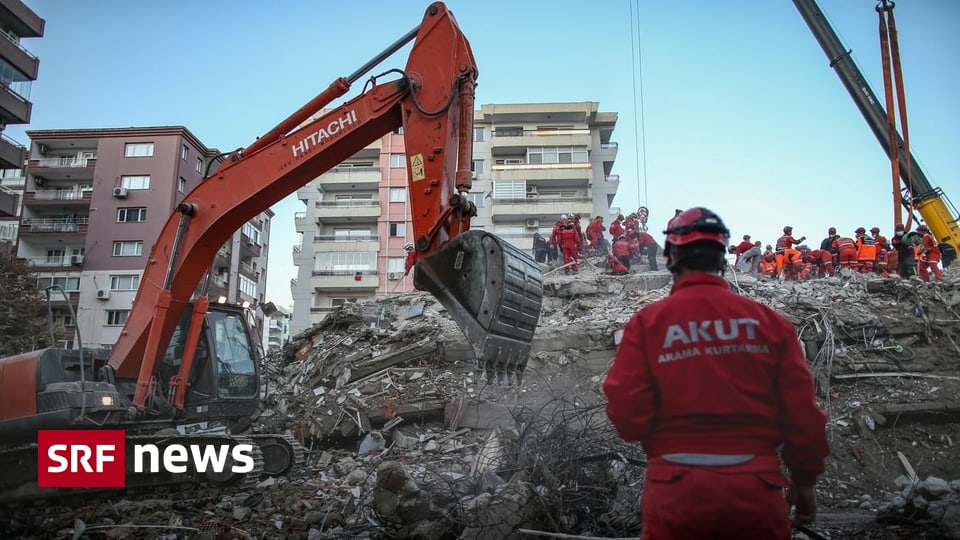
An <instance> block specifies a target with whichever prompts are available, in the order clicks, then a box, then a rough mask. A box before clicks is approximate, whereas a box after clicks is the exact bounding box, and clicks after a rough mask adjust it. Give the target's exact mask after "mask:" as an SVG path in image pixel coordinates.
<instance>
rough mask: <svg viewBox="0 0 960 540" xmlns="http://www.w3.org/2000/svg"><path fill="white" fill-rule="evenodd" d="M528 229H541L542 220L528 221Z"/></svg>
mask: <svg viewBox="0 0 960 540" xmlns="http://www.w3.org/2000/svg"><path fill="white" fill-rule="evenodd" d="M527 228H528V229H539V228H540V220H539V219H528V220H527Z"/></svg>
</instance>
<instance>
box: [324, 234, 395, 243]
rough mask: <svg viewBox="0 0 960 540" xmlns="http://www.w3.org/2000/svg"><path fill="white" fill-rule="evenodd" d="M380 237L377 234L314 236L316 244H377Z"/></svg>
mask: <svg viewBox="0 0 960 540" xmlns="http://www.w3.org/2000/svg"><path fill="white" fill-rule="evenodd" d="M378 238H379V237H378V236H377V235H375V234H363V235H351V236H342V235H336V234H321V235H320V236H314V237H313V241H314V242H376V241H377V240H378Z"/></svg>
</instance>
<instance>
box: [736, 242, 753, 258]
mask: <svg viewBox="0 0 960 540" xmlns="http://www.w3.org/2000/svg"><path fill="white" fill-rule="evenodd" d="M752 247H753V242H751V241H749V240H744V241H743V242H740V243H739V244H737V251H736V254H737V257H738V258H739V257H740V255H743V252H744V251H747V250H748V249H750V248H752Z"/></svg>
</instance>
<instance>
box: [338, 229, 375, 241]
mask: <svg viewBox="0 0 960 540" xmlns="http://www.w3.org/2000/svg"><path fill="white" fill-rule="evenodd" d="M370 236H371V235H370V229H334V230H333V240H334V241H335V242H356V241H357V240H367V239H369V238H370Z"/></svg>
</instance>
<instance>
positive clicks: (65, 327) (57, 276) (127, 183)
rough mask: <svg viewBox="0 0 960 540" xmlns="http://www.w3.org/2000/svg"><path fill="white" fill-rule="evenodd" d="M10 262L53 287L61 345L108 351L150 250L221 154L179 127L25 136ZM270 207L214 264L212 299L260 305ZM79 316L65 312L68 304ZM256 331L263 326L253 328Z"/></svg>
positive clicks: (209, 292) (210, 285)
mask: <svg viewBox="0 0 960 540" xmlns="http://www.w3.org/2000/svg"><path fill="white" fill-rule="evenodd" d="M27 135H28V136H29V137H30V139H31V148H30V159H29V161H28V162H27V166H26V168H25V184H26V187H25V191H24V194H23V196H24V197H23V210H22V216H21V218H22V219H21V223H20V228H19V237H18V243H17V256H18V257H19V258H21V259H23V260H25V261H26V262H27V264H28V265H29V266H30V267H31V268H32V269H33V270H34V271H35V272H36V273H37V278H38V282H39V284H40V286H41V288H46V287H48V286H51V285H59V286H60V287H62V288H63V290H64V291H65V292H66V298H64V297H63V296H62V295H61V296H56V297H55V298H54V302H53V304H52V305H53V310H54V324H55V325H56V328H57V329H58V332H59V334H60V335H59V340H60V342H61V345H62V346H64V347H68V348H69V347H75V346H77V345H79V344H78V343H76V340H75V335H76V332H77V330H78V329H79V334H80V336H81V340H82V345H83V346H84V347H104V348H108V349H109V348H110V347H112V345H113V343H115V342H116V340H117V338H118V337H119V334H120V330H121V329H122V328H123V325H124V323H125V322H126V320H127V317H128V315H129V313H130V307H131V304H132V302H133V299H134V296H135V295H136V292H137V288H138V287H139V286H140V277H141V275H142V274H143V269H144V267H145V266H146V264H147V257H148V256H149V254H150V250H151V248H152V247H153V244H154V242H155V241H156V238H157V236H158V235H159V234H160V231H161V229H162V228H163V226H164V224H165V223H166V222H167V219H168V218H169V217H170V215H171V213H172V212H173V211H174V208H175V207H176V205H177V204H179V203H180V202H181V201H182V200H183V198H184V196H185V195H186V194H187V193H189V191H190V190H191V189H193V188H194V187H196V186H197V185H198V184H199V183H200V182H201V181H203V178H204V176H205V175H206V174H207V173H208V167H209V168H210V169H215V168H216V165H217V163H218V156H219V152H218V151H217V150H216V149H213V148H208V147H207V146H206V145H204V144H203V143H202V142H201V141H200V140H198V139H197V138H196V137H195V136H194V135H193V134H192V133H191V132H190V131H189V130H188V129H186V128H184V127H181V126H168V127H142V128H115V129H67V130H42V131H28V132H27ZM272 217H273V213H272V212H270V211H267V212H264V213H262V214H260V215H259V216H258V217H257V218H255V219H253V220H251V221H249V222H247V223H245V224H244V225H243V227H242V229H241V230H239V231H237V232H236V233H234V235H233V237H232V238H230V239H229V240H228V241H227V242H225V243H224V245H223V246H222V247H221V249H220V250H219V252H218V253H217V255H216V257H215V260H214V261H213V264H212V265H211V273H210V279H209V280H208V288H207V291H206V293H207V295H208V296H209V297H210V298H211V300H212V301H215V302H216V301H223V302H230V303H243V302H249V303H250V304H252V305H256V304H258V303H260V302H263V299H264V298H263V297H264V290H265V287H266V269H267V239H268V238H269V236H270V220H271V218H272ZM71 306H72V308H73V312H74V313H75V314H76V320H74V318H73V316H72V315H71V310H70V307H71ZM257 324H258V326H259V331H260V332H261V333H262V332H263V322H262V320H261V321H259V322H258V323H257Z"/></svg>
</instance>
